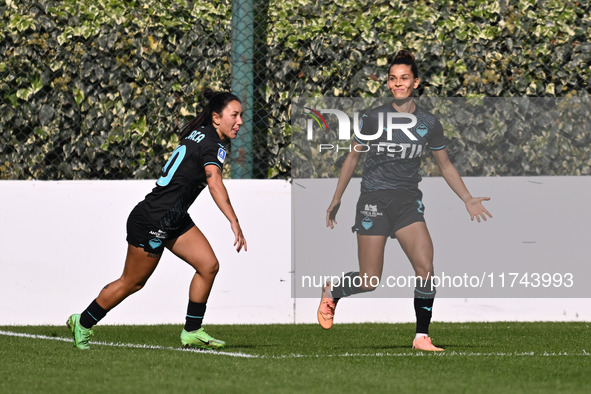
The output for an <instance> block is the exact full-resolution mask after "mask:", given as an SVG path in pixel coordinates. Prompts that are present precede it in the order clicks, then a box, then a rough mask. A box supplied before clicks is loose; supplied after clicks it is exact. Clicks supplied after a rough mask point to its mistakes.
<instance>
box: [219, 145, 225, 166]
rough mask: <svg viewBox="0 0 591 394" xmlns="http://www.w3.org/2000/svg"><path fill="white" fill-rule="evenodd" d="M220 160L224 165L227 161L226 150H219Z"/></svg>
mask: <svg viewBox="0 0 591 394" xmlns="http://www.w3.org/2000/svg"><path fill="white" fill-rule="evenodd" d="M218 160H219V161H220V163H223V162H224V160H226V151H225V150H224V148H219V149H218Z"/></svg>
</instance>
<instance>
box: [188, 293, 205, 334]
mask: <svg viewBox="0 0 591 394" xmlns="http://www.w3.org/2000/svg"><path fill="white" fill-rule="evenodd" d="M206 305H207V304H206V303H205V302H193V301H191V300H189V306H188V307H187V320H186V321H185V331H195V330H198V329H200V328H201V323H202V322H203V316H205V308H206Z"/></svg>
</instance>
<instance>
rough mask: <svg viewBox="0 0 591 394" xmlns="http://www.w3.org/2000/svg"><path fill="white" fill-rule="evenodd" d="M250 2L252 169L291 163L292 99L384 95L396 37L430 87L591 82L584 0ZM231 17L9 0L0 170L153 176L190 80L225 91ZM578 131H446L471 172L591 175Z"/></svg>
mask: <svg viewBox="0 0 591 394" xmlns="http://www.w3.org/2000/svg"><path fill="white" fill-rule="evenodd" d="M254 1H255V10H256V21H257V25H256V26H255V31H256V37H255V46H256V47H255V58H254V61H255V64H254V67H255V74H256V77H255V98H254V99H255V104H254V107H255V108H254V110H255V111H254V126H255V130H254V134H255V135H254V146H253V154H254V156H255V163H256V170H257V173H256V175H255V176H256V177H262V178H266V177H269V178H273V177H286V176H289V174H290V168H291V159H290V149H289V146H290V142H291V132H292V130H291V126H290V105H291V101H292V99H293V98H295V97H298V96H321V95H324V96H340V97H369V96H371V97H387V95H388V92H387V91H386V89H385V86H384V83H385V78H386V73H387V69H388V64H389V60H390V58H391V55H392V54H394V53H395V52H396V51H397V50H398V49H401V48H408V49H410V50H412V51H414V52H415V53H416V55H417V60H418V61H419V67H420V77H421V80H422V83H421V88H420V89H419V94H420V95H423V96H439V97H455V96H462V97H470V96H516V97H521V96H543V97H569V96H587V95H588V94H589V92H591V89H590V88H589V81H590V80H591V39H590V38H591V19H590V16H589V15H590V9H589V4H588V2H575V1H568V0H548V1H544V2H537V1H534V0H505V1H498V0H496V1H493V0H471V1H462V2H460V1H451V0H435V1H424V0H419V1H401V0H393V1H384V0H378V1H374V2H372V3H371V4H370V5H367V4H366V2H351V1H347V0H319V1H315V2H309V1H304V0H294V1H291V2H279V1H272V0H254ZM231 17H232V13H231V1H230V0H223V1H217V2H209V1H204V0H197V1H186V0H183V1H181V0H160V1H156V0H143V1H140V0H138V1H133V0H62V1H51V0H50V1H44V2H39V1H36V0H23V1H18V0H6V1H5V2H3V3H0V54H1V58H0V121H1V124H2V132H1V134H0V178H4V179H129V178H153V177H156V176H157V174H158V172H159V170H160V167H161V165H162V163H163V162H164V158H165V157H166V156H167V154H168V153H169V152H171V151H172V149H174V146H175V145H176V143H177V139H176V136H175V132H176V131H177V130H178V128H179V127H180V126H181V125H182V124H183V123H184V122H186V121H187V120H189V119H190V118H191V116H193V115H194V114H195V113H196V111H198V110H199V107H198V103H197V93H198V92H199V91H201V89H202V88H203V87H205V86H211V87H213V88H215V89H230V81H231V42H230V37H231V34H230V32H231ZM569 133H570V134H564V133H563V134H560V133H557V132H555V131H554V130H553V129H552V128H551V127H549V128H548V129H546V130H539V129H535V130H534V129H532V130H530V134H529V136H530V137H529V138H526V139H514V138H498V137H494V138H493V137H491V136H494V134H490V133H489V132H488V131H487V130H483V132H482V133H480V134H475V135H473V134H471V132H465V133H464V132H462V131H458V132H450V133H449V134H450V135H449V136H448V137H449V144H448V145H449V147H450V152H451V153H452V154H453V155H454V157H453V159H454V161H455V162H456V164H457V166H458V169H459V170H460V172H461V173H462V174H466V175H478V176H479V175H526V174H547V175H576V174H590V172H591V170H590V168H591V151H590V149H591V148H590V146H591V144H590V142H591V133H589V132H588V127H587V128H585V127H582V128H580V129H575V130H572V131H569ZM483 147H485V148H486V151H487V152H491V155H498V156H499V157H498V160H497V161H496V163H499V165H496V164H495V165H493V166H491V165H488V164H487V161H486V160H484V159H480V157H482V152H483ZM508 152H512V153H508ZM519 153H522V154H523V155H522V156H523V157H526V158H527V159H526V160H525V162H524V163H522V164H521V165H511V166H507V165H502V164H501V163H512V162H513V161H512V160H513V159H512V157H513V156H512V157H508V156H507V157H506V159H507V160H504V157H503V155H509V154H511V155H516V154H519ZM567 157H568V158H569V159H568V160H565V158H567ZM435 171H436V169H435V167H434V166H433V165H432V163H430V162H429V161H427V163H426V166H425V173H426V175H430V174H434V173H435Z"/></svg>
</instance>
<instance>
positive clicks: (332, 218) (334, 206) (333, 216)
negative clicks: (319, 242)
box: [326, 200, 341, 228]
mask: <svg viewBox="0 0 591 394" xmlns="http://www.w3.org/2000/svg"><path fill="white" fill-rule="evenodd" d="M340 207H341V200H338V201H333V202H332V203H331V204H330V206H329V207H328V209H327V210H326V227H330V228H334V225H335V224H337V212H338V211H339V208H340Z"/></svg>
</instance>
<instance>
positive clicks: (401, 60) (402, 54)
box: [388, 49, 419, 78]
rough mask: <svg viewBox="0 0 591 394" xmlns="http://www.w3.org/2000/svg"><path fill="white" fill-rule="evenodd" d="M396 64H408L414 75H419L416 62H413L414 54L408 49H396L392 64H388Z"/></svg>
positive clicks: (416, 76)
mask: <svg viewBox="0 0 591 394" xmlns="http://www.w3.org/2000/svg"><path fill="white" fill-rule="evenodd" d="M397 64H406V65H407V66H410V69H411V71H412V74H413V75H414V77H415V78H418V77H419V69H418V68H417V63H416V62H415V56H414V55H413V54H412V53H410V52H409V51H405V50H404V49H402V50H400V51H398V53H397V54H396V56H394V60H393V61H392V64H390V68H392V66H395V65H397ZM388 70H389V69H388Z"/></svg>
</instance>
